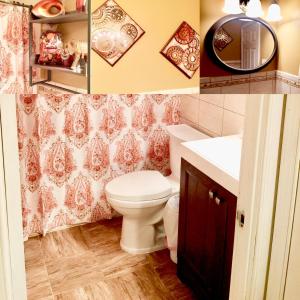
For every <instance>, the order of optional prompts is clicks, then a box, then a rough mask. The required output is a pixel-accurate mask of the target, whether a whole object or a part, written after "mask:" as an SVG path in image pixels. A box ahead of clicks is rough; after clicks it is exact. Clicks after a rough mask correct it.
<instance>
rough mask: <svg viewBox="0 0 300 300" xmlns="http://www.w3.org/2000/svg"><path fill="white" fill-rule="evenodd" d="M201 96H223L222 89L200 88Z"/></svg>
mask: <svg viewBox="0 0 300 300" xmlns="http://www.w3.org/2000/svg"><path fill="white" fill-rule="evenodd" d="M200 94H222V89H221V88H220V87H215V88H200Z"/></svg>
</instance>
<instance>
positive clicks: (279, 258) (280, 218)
mask: <svg viewBox="0 0 300 300" xmlns="http://www.w3.org/2000/svg"><path fill="white" fill-rule="evenodd" d="M299 97H300V96H299V95H289V96H288V97H287V107H286V121H285V128H284V135H283V146H282V158H281V163H280V174H279V182H278V196H277V203H276V212H275V220H274V230H273V241H272V248H271V254H270V270H269V275H268V282H267V291H266V299H270V300H271V299H272V300H281V299H284V293H285V284H286V277H287V271H288V261H289V254H290V246H291V239H292V230H293V223H294V213H295V207H296V194H297V185H298V176H299V164H300V99H299Z"/></svg>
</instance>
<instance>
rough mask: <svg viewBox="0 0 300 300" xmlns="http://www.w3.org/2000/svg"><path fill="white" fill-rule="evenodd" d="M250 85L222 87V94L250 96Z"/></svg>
mask: <svg viewBox="0 0 300 300" xmlns="http://www.w3.org/2000/svg"><path fill="white" fill-rule="evenodd" d="M249 93H250V83H242V84H234V85H229V86H223V87H222V94H249Z"/></svg>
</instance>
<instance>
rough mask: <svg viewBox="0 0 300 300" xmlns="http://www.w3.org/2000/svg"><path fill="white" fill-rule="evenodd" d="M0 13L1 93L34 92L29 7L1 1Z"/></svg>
mask: <svg viewBox="0 0 300 300" xmlns="http://www.w3.org/2000/svg"><path fill="white" fill-rule="evenodd" d="M0 16H1V19H0V41H1V43H0V93H1V94H24V93H32V92H33V90H32V88H31V87H30V86H29V10H28V9H27V8H25V7H17V6H13V5H7V4H0ZM34 27H36V26H34ZM34 30H35V31H37V30H40V29H37V28H35V29H34ZM35 73H36V72H35Z"/></svg>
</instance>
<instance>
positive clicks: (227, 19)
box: [205, 14, 278, 74]
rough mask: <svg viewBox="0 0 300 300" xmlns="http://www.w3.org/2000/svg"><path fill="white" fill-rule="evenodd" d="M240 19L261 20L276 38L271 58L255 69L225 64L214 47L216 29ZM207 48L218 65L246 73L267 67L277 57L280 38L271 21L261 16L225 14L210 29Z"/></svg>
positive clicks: (274, 38) (206, 39)
mask: <svg viewBox="0 0 300 300" xmlns="http://www.w3.org/2000/svg"><path fill="white" fill-rule="evenodd" d="M239 19H248V20H252V21H255V22H259V23H260V24H262V25H263V26H265V27H266V28H267V29H268V30H269V32H270V33H271V34H272V37H273V40H274V49H273V52H272V54H271V56H270V58H269V59H268V60H267V61H266V62H265V63H264V64H262V65H260V66H259V67H257V68H254V69H238V68H234V67H232V66H229V65H227V64H225V63H224V62H223V61H222V60H221V59H220V58H219V56H218V55H217V53H216V51H215V49H214V36H215V33H216V31H218V30H219V29H220V28H221V27H222V26H223V25H225V24H226V23H228V22H230V21H233V20H239ZM205 48H206V49H207V51H208V55H209V57H210V58H211V59H212V60H213V61H214V62H215V63H217V64H218V65H220V66H221V67H223V68H225V69H227V70H229V71H233V72H235V73H240V74H244V73H253V72H257V71H259V70H261V69H263V68H265V67H266V66H267V65H268V64H269V63H270V62H271V61H272V60H273V58H274V57H275V55H276V53H277V51H278V39H277V36H276V33H275V31H274V30H273V28H272V27H271V25H270V24H269V23H267V22H266V21H264V20H263V19H261V18H250V17H247V16H246V15H245V14H239V15H228V16H225V17H223V18H221V19H219V20H218V21H217V22H216V23H214V24H213V25H212V27H211V28H210V29H209V31H208V32H207V34H206V37H205Z"/></svg>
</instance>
